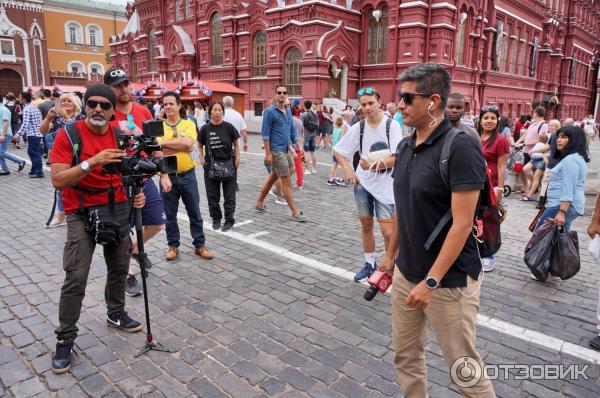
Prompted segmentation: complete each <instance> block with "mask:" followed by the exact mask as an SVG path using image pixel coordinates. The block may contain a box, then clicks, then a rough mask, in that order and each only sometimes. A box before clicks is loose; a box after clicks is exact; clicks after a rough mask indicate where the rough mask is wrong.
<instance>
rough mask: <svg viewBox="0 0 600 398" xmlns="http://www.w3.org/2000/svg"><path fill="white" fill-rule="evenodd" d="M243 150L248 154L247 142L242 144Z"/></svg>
mask: <svg viewBox="0 0 600 398" xmlns="http://www.w3.org/2000/svg"><path fill="white" fill-rule="evenodd" d="M243 150H244V152H248V143H247V142H244V146H243Z"/></svg>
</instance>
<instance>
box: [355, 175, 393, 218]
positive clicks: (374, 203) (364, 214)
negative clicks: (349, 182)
mask: <svg viewBox="0 0 600 398" xmlns="http://www.w3.org/2000/svg"><path fill="white" fill-rule="evenodd" d="M354 200H355V201H356V208H357V209H358V218H360V219H361V220H365V219H371V218H373V216H375V217H377V221H379V222H393V221H394V204H385V203H381V202H380V201H378V200H377V199H375V197H374V196H373V195H371V193H370V192H369V191H367V190H366V189H364V188H363V186H362V185H360V184H356V185H355V186H354Z"/></svg>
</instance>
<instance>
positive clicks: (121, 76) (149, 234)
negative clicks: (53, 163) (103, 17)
mask: <svg viewBox="0 0 600 398" xmlns="http://www.w3.org/2000/svg"><path fill="white" fill-rule="evenodd" d="M104 84H107V85H109V86H110V87H111V88H112V91H113V93H115V96H116V98H117V102H116V106H115V118H114V120H113V121H112V122H111V125H112V126H113V127H117V128H120V129H121V130H123V131H124V132H125V133H126V134H132V135H140V134H142V129H143V122H144V121H147V120H152V119H153V118H152V114H151V113H150V111H148V109H147V108H146V107H144V106H142V105H140V104H138V103H135V102H134V101H133V94H132V93H131V85H130V82H129V77H128V76H127V73H126V72H125V71H124V70H123V69H120V68H111V69H109V70H107V71H106V73H105V74H104ZM156 156H161V153H160V152H156ZM160 184H161V186H162V188H163V191H165V192H169V191H170V190H171V180H170V179H169V176H168V175H167V174H162V175H161V176H160ZM143 189H144V195H145V196H146V205H145V206H144V208H143V209H142V225H143V226H144V230H143V235H144V243H146V242H147V241H149V240H150V239H152V238H153V237H154V236H155V235H156V234H158V233H159V232H160V231H161V230H162V229H163V227H164V225H165V223H166V221H167V216H166V215H165V206H164V203H163V200H162V197H161V196H160V193H159V192H158V188H157V187H156V185H155V184H154V181H152V179H151V178H147V179H146V181H144V188H143ZM132 251H133V254H132V256H131V258H132V259H134V260H135V261H137V262H138V263H139V261H140V259H139V256H138V247H137V241H134V242H133V247H132ZM146 261H148V263H147V264H146V265H147V266H148V268H149V267H150V266H152V264H151V263H150V261H149V260H148V259H146ZM125 294H127V295H128V296H139V295H141V294H142V288H141V286H140V284H139V282H138V281H137V279H136V277H135V274H134V273H133V272H132V269H131V268H130V270H129V275H128V276H127V288H126V290H125Z"/></svg>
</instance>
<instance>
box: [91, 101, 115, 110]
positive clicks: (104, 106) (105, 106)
mask: <svg viewBox="0 0 600 398" xmlns="http://www.w3.org/2000/svg"><path fill="white" fill-rule="evenodd" d="M98 105H100V108H102V110H103V111H108V110H110V109H111V108H112V104H111V103H110V102H104V101H94V100H91V99H90V100H87V102H86V103H85V106H87V107H88V108H90V109H96V108H97V107H98Z"/></svg>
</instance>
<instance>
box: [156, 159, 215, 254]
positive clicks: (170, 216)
mask: <svg viewBox="0 0 600 398" xmlns="http://www.w3.org/2000/svg"><path fill="white" fill-rule="evenodd" d="M169 178H170V179H171V184H173V187H172V188H171V191H169V192H164V191H163V189H162V186H161V188H160V194H161V196H162V198H163V201H164V203H165V213H166V215H167V225H166V228H165V229H166V232H167V243H168V244H169V246H173V247H179V245H180V243H181V242H180V241H179V225H178V224H177V209H178V208H179V198H181V199H182V200H183V204H184V206H185V210H186V211H187V215H188V218H189V220H190V232H191V233H192V238H193V239H194V241H193V244H194V247H201V246H204V242H205V240H206V239H205V237H204V229H203V227H202V224H203V221H202V215H201V214H200V192H198V182H197V181H196V172H195V170H192V171H191V172H190V173H187V174H184V175H183V176H177V175H175V174H170V175H169Z"/></svg>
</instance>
